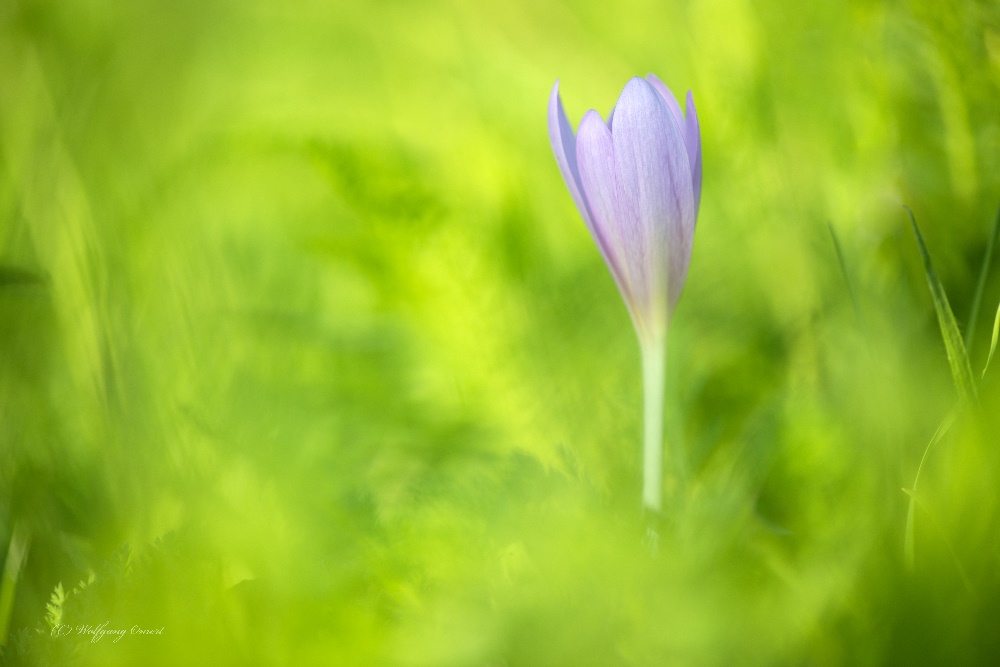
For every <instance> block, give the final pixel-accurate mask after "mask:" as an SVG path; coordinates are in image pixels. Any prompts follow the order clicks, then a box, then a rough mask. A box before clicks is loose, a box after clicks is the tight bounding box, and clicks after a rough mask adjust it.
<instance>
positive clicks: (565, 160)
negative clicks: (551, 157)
mask: <svg viewBox="0 0 1000 667" xmlns="http://www.w3.org/2000/svg"><path fill="white" fill-rule="evenodd" d="M549 141H550V142H551V143H552V152H553V153H555V155H556V163H558V165H559V171H560V172H562V176H563V180H564V181H566V187H567V188H569V193H570V195H572V197H573V201H574V202H575V203H576V207H577V208H578V209H580V215H582V216H583V220H584V222H586V223H587V228H588V229H591V231H593V223H592V222H591V219H590V211H589V210H588V209H587V202H586V200H585V199H584V198H583V194H582V192H581V190H580V172H579V170H578V169H577V165H576V137H574V136H573V128H572V126H571V125H570V124H569V120H568V119H567V118H566V112H565V111H564V110H563V105H562V99H561V98H560V97H559V81H558V80H557V81H556V82H555V85H553V86H552V94H551V95H550V96H549Z"/></svg>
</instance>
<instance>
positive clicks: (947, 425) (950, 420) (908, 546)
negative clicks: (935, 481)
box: [903, 410, 958, 570]
mask: <svg viewBox="0 0 1000 667" xmlns="http://www.w3.org/2000/svg"><path fill="white" fill-rule="evenodd" d="M957 415H958V411H957V410H952V411H951V412H950V413H949V414H948V416H947V417H945V418H944V421H942V422H941V424H940V425H939V426H938V427H937V430H936V431H934V436H933V437H932V438H931V441H930V442H928V443H927V447H925V448H924V454H923V456H921V457H920V465H918V466H917V474H916V476H915V477H914V478H913V487H912V488H910V489H903V493H905V494H906V495H907V496H909V497H910V504H909V507H907V508H906V534H905V536H904V537H903V555H904V557H905V558H906V566H907V567H908V568H910V569H911V570H912V569H913V566H914V564H915V562H916V556H915V549H914V542H915V539H916V538H915V536H914V528H913V522H914V519H915V517H914V515H915V513H916V503H917V485H918V484H920V473H921V472H923V470H924V463H925V462H926V461H927V454H928V453H929V452H930V451H931V449H933V447H934V445H936V444H937V443H938V442H940V441H941V438H943V437H944V436H945V434H946V433H947V432H948V430H949V429H951V427H952V425H953V424H954V423H955V418H956V417H957Z"/></svg>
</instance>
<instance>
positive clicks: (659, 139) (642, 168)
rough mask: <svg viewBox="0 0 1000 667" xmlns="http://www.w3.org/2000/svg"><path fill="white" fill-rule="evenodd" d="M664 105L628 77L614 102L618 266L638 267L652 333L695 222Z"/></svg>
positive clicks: (680, 145) (647, 86)
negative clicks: (621, 244)
mask: <svg viewBox="0 0 1000 667" xmlns="http://www.w3.org/2000/svg"><path fill="white" fill-rule="evenodd" d="M668 92H669V91H668ZM663 100H664V98H663V97H662V93H659V92H658V91H657V89H656V88H655V87H654V84H651V83H650V82H648V81H647V80H645V79H640V78H638V77H635V78H633V79H632V80H631V81H629V82H628V84H627V85H626V86H625V89H624V90H623V91H622V94H621V96H620V97H619V98H618V104H617V105H616V107H615V127H614V132H613V137H612V141H613V152H614V158H615V174H616V177H617V178H616V186H617V190H616V201H615V205H616V206H615V212H616V222H617V224H618V227H619V228H620V230H622V234H623V236H624V237H625V240H626V243H625V249H626V253H627V255H626V258H625V259H624V260H623V261H626V262H627V266H628V267H629V271H630V275H631V274H632V267H633V266H637V267H640V269H639V272H640V274H641V281H642V282H641V285H642V287H643V288H644V289H643V290H642V291H644V292H647V293H646V294H645V295H642V296H645V298H644V299H641V300H640V302H641V303H643V302H644V303H643V309H644V312H645V314H646V316H647V317H649V318H652V321H651V322H649V323H648V324H649V327H650V328H649V329H648V330H647V331H648V332H649V333H653V334H659V333H660V327H666V325H667V319H668V318H669V314H670V312H672V311H673V308H674V306H675V305H676V303H677V300H678V298H679V297H680V293H681V288H682V287H683V286H684V280H685V278H686V277H687V270H688V264H689V263H690V260H691V245H692V241H693V238H694V216H695V210H694V191H693V181H692V177H691V166H690V162H689V160H688V153H687V147H686V144H685V141H684V136H683V135H682V133H681V127H683V126H680V125H678V124H677V122H676V118H675V117H674V116H673V114H672V112H671V111H670V107H669V104H664V103H663ZM675 104H676V102H675ZM581 129H582V128H581ZM581 175H582V174H581ZM583 182H584V185H585V188H586V192H587V196H588V198H589V197H590V183H589V182H588V181H587V179H586V177H584V181H583ZM636 278H639V276H636ZM630 282H631V281H630ZM632 285H633V287H634V288H635V287H638V285H636V284H635V282H632ZM636 296H637V297H640V295H639V294H636ZM664 332H665V329H664Z"/></svg>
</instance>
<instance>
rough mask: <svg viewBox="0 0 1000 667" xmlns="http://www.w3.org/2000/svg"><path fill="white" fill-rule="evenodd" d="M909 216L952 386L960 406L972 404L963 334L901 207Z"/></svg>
mask: <svg viewBox="0 0 1000 667" xmlns="http://www.w3.org/2000/svg"><path fill="white" fill-rule="evenodd" d="M904 208H905V209H906V212H907V213H908V214H909V215H910V223H911V224H912V225H913V233H914V235H915V236H916V237H917V245H919V246H920V256H921V258H922V259H923V261H924V275H925V276H926V277H927V285H928V287H930V289H931V297H932V298H933V300H934V310H935V311H936V312H937V319H938V324H939V325H940V326H941V338H943V339H944V347H945V350H946V351H947V353H948V363H949V364H950V366H951V377H952V379H953V380H954V382H955V389H957V390H958V395H959V397H960V398H961V399H962V401H963V402H966V403H975V401H976V398H977V396H976V384H975V380H974V379H973V377H972V366H970V365H969V355H968V353H967V352H966V349H965V342H964V341H963V340H962V334H961V333H960V332H959V330H958V322H956V321H955V313H953V312H952V310H951V305H950V304H949V303H948V295H947V294H945V292H944V287H943V286H942V285H941V281H940V279H938V276H937V273H936V272H935V271H934V265H933V264H931V256H930V253H928V252H927V246H926V245H924V238H923V236H921V235H920V229H919V228H918V227H917V220H916V218H914V217H913V211H911V210H910V207H909V206H905V207H904Z"/></svg>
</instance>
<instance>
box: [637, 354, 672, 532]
mask: <svg viewBox="0 0 1000 667" xmlns="http://www.w3.org/2000/svg"><path fill="white" fill-rule="evenodd" d="M666 370H667V345H666V340H665V339H663V338H661V339H655V340H650V341H643V343H642V384H643V405H644V409H643V422H644V430H643V447H642V452H643V453H642V504H643V507H645V508H646V509H648V510H650V511H652V512H656V513H658V512H659V511H660V507H661V506H662V499H663V393H664V384H665V375H666Z"/></svg>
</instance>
